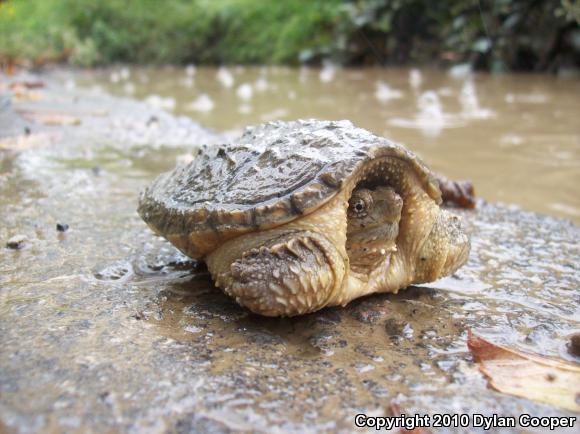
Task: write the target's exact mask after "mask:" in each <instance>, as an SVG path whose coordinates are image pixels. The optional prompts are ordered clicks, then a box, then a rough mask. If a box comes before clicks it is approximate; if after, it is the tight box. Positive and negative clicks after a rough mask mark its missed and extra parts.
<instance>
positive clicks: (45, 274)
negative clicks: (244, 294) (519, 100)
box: [0, 77, 580, 433]
mask: <svg viewBox="0 0 580 434" xmlns="http://www.w3.org/2000/svg"><path fill="white" fill-rule="evenodd" d="M30 79H37V78H35V77H32V78H30ZM41 79H42V80H43V82H44V83H45V87H43V88H42V89H37V90H35V91H34V92H37V94H36V95H35V94H33V93H29V94H28V95H25V94H24V93H23V94H22V95H21V97H19V98H12V99H11V100H8V99H7V98H4V97H3V99H2V100H1V105H0V107H1V108H0V140H1V143H2V148H1V149H0V201H1V203H2V213H1V214H0V241H1V245H2V248H1V249H0V347H1V348H2V351H1V352H0V367H1V369H0V431H6V432H19V433H28V432H55V433H56V432H151V433H157V432H199V431H210V430H211V431H215V432H235V431H253V432H262V431H264V432H320V431H339V432H351V431H352V430H353V429H354V416H355V415H356V414H357V413H367V414H374V415H381V414H386V412H387V408H388V407H389V405H390V404H391V403H393V402H396V403H398V404H399V405H400V406H401V407H403V408H404V409H406V410H407V411H409V412H412V413H416V414H426V413H429V414H433V413H441V412H443V413H468V414H473V413H481V414H486V415H491V414H498V415H503V416H514V417H517V416H519V415H520V414H523V413H529V414H533V415H541V416H551V415H561V416H574V415H575V414H574V413H571V412H568V411H563V410H560V409H557V408H553V407H550V406H547V405H542V404H537V403H534V402H532V401H529V400H526V399H522V398H515V397H512V396H508V395H504V394H500V393H498V392H495V391H493V390H491V389H489V388H488V387H487V382H486V381H485V379H484V378H483V376H482V375H481V374H480V373H479V371H478V368H477V366H476V365H475V364H474V363H473V361H472V358H471V355H470V353H469V351H468V349H467V346H466V338H467V330H469V329H471V330H474V331H477V332H478V333H479V334H480V335H482V336H485V337H487V338H488V339H490V340H493V341H495V342H499V343H504V344H506V345H510V346H511V347H513V348H518V349H521V350H525V351H530V352H534V353H538V354H542V355H548V356H555V357H561V358H567V359H568V360H571V361H575V362H578V360H576V359H575V358H574V357H573V356H570V355H569V354H568V353H567V352H566V343H567V340H568V337H569V336H570V335H571V334H572V333H574V332H578V330H579V328H580V308H579V307H578V306H580V295H579V292H578V288H579V287H580V271H579V269H578V267H579V264H578V257H580V246H579V244H578V241H577V240H578V239H580V227H578V226H576V225H574V224H573V223H571V222H569V221H565V220H561V219H556V218H552V217H548V216H542V215H539V214H535V213H531V212H524V211H521V210H520V209H518V208H517V207H508V206H498V205H494V204H488V203H485V202H483V201H480V203H478V209H477V211H475V212H472V211H463V212H462V214H463V215H464V217H465V219H466V220H467V224H468V226H469V227H470V230H471V232H472V236H473V248H472V254H471V257H470V260H469V262H468V264H467V265H466V266H465V267H464V268H462V269H461V270H460V271H459V272H458V273H457V274H456V275H454V276H453V277H450V278H447V279H445V280H442V281H438V282H435V283H433V284H430V285H424V286H422V287H414V288H409V289H408V290H406V291H401V293H399V294H398V295H375V296H371V297H368V298H365V299H362V300H358V301H356V302H354V303H351V304H350V305H349V306H347V307H346V308H330V309H324V310H322V311H321V312H318V313H315V314H311V315H307V316H304V317H300V318H292V319H266V318H261V317H257V316H255V315H251V314H249V313H248V312H247V311H246V310H244V309H242V308H240V307H239V306H237V305H236V304H235V303H233V302H232V301H231V300H229V299H228V298H227V297H226V296H224V295H223V294H221V292H219V290H217V289H216V288H214V287H213V285H212V283H211V281H210V280H209V279H208V276H207V273H206V272H205V271H204V268H203V266H200V265H199V264H194V263H193V262H191V261H189V260H188V259H187V258H185V257H183V256H182V255H181V254H179V253H178V252H177V251H176V250H175V249H174V248H173V247H171V246H170V245H169V244H168V243H166V242H165V241H164V240H161V239H159V238H156V237H154V236H153V234H152V233H151V231H149V230H148V229H147V227H146V226H145V224H144V223H143V222H142V221H141V220H140V219H139V217H138V215H137V213H136V212H135V208H136V200H137V195H138V192H139V191H140V189H141V188H142V187H143V186H144V185H146V184H147V183H148V182H149V181H150V180H151V179H152V178H153V177H154V176H155V175H156V174H157V173H159V172H161V171H163V170H168V169H169V168H171V167H173V166H174V165H175V163H176V162H178V161H187V159H188V158H191V150H192V149H193V148H194V147H195V146H196V145H197V144H199V143H218V142H220V141H223V140H225V137H224V136H222V135H220V134H217V133H215V132H213V131H210V130H207V129H204V128H202V127H200V126H199V125H198V124H196V123H195V122H193V121H191V120H190V119H189V118H185V117H175V116H171V115H169V114H167V113H164V112H163V111H161V110H155V109H152V108H150V107H148V106H146V105H144V104H142V103H138V102H135V101H132V100H129V99H122V98H115V97H110V96H107V95H105V94H101V93H98V92H92V91H87V90H79V89H74V90H71V89H68V90H67V89H66V86H65V84H64V83H62V81H59V80H58V79H55V78H51V77H41ZM30 92H33V91H30ZM15 137H18V138H20V139H15ZM57 223H60V224H62V223H66V224H67V225H68V226H69V229H68V230H66V231H57V230H56V225H57ZM19 234H20V235H24V236H26V239H27V241H26V242H25V243H24V244H23V246H22V248H20V249H10V248H4V245H5V244H6V242H7V241H8V240H9V239H10V238H11V237H13V236H15V235H19ZM449 431H451V432H457V431H458V430H457V429H449ZM469 431H470V432H478V431H477V430H476V429H475V430H474V429H470V430H469ZM439 432H446V431H445V430H443V431H439ZM502 432H508V431H506V430H502ZM511 432H520V431H518V430H512V431H511Z"/></svg>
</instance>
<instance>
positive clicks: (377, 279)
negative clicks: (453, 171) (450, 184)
mask: <svg viewBox="0 0 580 434" xmlns="http://www.w3.org/2000/svg"><path fill="white" fill-rule="evenodd" d="M419 169H421V170H419ZM435 182H436V181H435V180H434V179H433V178H432V177H431V176H430V173H429V172H428V171H427V170H423V169H422V167H417V166H415V167H414V165H413V161H410V160H408V159H402V158H392V157H387V158H383V159H380V160H376V161H374V162H372V163H371V164H370V165H369V167H368V168H367V169H366V170H364V171H363V173H362V175H361V176H360V177H359V178H358V179H357V182H356V185H355V187H354V188H353V190H352V193H351V195H350V198H349V201H348V209H347V211H346V216H347V236H346V239H347V241H346V251H347V254H348V256H349V263H350V268H351V271H352V272H354V273H355V274H356V275H358V276H359V278H361V279H362V280H365V281H368V286H369V287H371V288H374V290H376V291H390V290H395V291H396V290H398V289H399V288H402V287H404V286H407V285H409V284H412V283H425V282H431V281H433V280H436V279H438V278H440V277H444V276H447V275H449V274H452V273H453V272H455V271H456V270H457V269H458V268H459V267H461V266H462V265H463V264H464V263H465V262H466V261H467V257H468V255H469V248H470V243H469V238H468V237H467V235H466V234H465V231H464V229H463V227H462V224H461V219H460V218H459V217H458V216H456V215H454V214H452V213H450V212H448V211H446V210H444V209H442V208H440V206H439V202H440V192H439V189H438V186H437V185H436V184H435Z"/></svg>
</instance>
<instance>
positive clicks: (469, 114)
mask: <svg viewBox="0 0 580 434" xmlns="http://www.w3.org/2000/svg"><path fill="white" fill-rule="evenodd" d="M459 102H460V104H461V107H462V112H461V115H462V116H463V117H465V118H468V119H489V118H491V117H493V116H495V113H494V112H493V111H492V110H490V109H486V108H482V107H481V106H480V105H479V99H478V97H477V92H476V89H475V84H474V83H473V80H466V81H465V83H463V87H462V88H461V93H460V94H459Z"/></svg>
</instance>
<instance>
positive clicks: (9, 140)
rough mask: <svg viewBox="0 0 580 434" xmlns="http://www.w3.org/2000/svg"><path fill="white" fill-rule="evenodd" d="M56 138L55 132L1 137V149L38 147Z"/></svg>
mask: <svg viewBox="0 0 580 434" xmlns="http://www.w3.org/2000/svg"><path fill="white" fill-rule="evenodd" d="M54 139H55V136H54V135H53V134H45V133H38V134H23V135H20V136H14V137H4V138H0V149H5V150H11V151H19V150H24V149H30V148H36V147H39V146H45V145H48V144H50V143H52V142H53V141H54Z"/></svg>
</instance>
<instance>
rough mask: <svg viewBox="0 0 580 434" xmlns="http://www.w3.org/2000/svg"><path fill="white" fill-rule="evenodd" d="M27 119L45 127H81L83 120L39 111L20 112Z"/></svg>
mask: <svg viewBox="0 0 580 434" xmlns="http://www.w3.org/2000/svg"><path fill="white" fill-rule="evenodd" d="M18 113H20V114H21V115H22V116H23V117H24V118H25V119H27V120H29V121H33V122H38V123H41V124H45V125H79V124H80V123H81V120H80V119H79V118H77V117H75V116H71V115H67V114H63V113H53V112H37V111H18Z"/></svg>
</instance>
